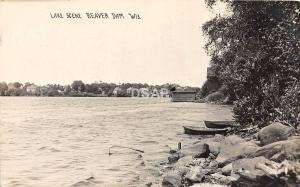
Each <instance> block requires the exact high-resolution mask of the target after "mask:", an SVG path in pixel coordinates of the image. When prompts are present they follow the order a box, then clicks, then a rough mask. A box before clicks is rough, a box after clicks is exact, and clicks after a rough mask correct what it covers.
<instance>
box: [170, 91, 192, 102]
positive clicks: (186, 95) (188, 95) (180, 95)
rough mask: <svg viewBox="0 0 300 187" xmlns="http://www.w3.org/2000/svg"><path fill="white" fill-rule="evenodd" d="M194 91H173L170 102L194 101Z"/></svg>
mask: <svg viewBox="0 0 300 187" xmlns="http://www.w3.org/2000/svg"><path fill="white" fill-rule="evenodd" d="M195 100H196V91H173V92H172V99H171V101H172V102H195Z"/></svg>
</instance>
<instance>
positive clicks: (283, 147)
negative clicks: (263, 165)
mask: <svg viewBox="0 0 300 187" xmlns="http://www.w3.org/2000/svg"><path fill="white" fill-rule="evenodd" d="M258 156H264V157H266V158H268V159H270V160H273V161H277V162H282V161H283V160H285V159H287V160H292V161H299V160H300V138H291V139H288V140H283V141H278V142H274V143H271V144H269V145H265V146H263V147H260V148H259V149H258V150H256V151H255V152H254V153H252V154H251V155H250V157H258Z"/></svg>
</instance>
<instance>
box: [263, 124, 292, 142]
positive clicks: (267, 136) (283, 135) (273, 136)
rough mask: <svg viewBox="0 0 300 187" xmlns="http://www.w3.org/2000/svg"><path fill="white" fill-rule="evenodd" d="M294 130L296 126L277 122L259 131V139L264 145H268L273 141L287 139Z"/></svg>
mask: <svg viewBox="0 0 300 187" xmlns="http://www.w3.org/2000/svg"><path fill="white" fill-rule="evenodd" d="M294 132H295V129H294V128H292V127H288V126H286V125H283V124H281V123H278V122H275V123H272V124H271V125H268V126H266V127H264V128H262V129H261V130H260V131H259V132H258V139H259V140H260V142H261V144H262V145H267V144H270V143H273V142H277V141H281V140H287V139H288V137H289V136H291V135H292V134H294Z"/></svg>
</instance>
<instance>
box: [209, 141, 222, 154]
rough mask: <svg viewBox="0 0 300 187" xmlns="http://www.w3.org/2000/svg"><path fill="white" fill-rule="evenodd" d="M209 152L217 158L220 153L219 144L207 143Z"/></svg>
mask: <svg viewBox="0 0 300 187" xmlns="http://www.w3.org/2000/svg"><path fill="white" fill-rule="evenodd" d="M208 147H209V152H211V153H212V154H213V155H215V156H217V155H218V154H219V153H220V147H221V143H220V142H208Z"/></svg>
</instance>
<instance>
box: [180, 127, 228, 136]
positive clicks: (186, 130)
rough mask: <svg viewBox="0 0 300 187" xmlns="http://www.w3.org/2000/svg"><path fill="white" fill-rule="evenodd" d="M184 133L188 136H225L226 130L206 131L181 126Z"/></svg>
mask: <svg viewBox="0 0 300 187" xmlns="http://www.w3.org/2000/svg"><path fill="white" fill-rule="evenodd" d="M183 129H184V133H185V134H190V135H214V134H226V133H227V129H208V128H200V127H188V126H183Z"/></svg>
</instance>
